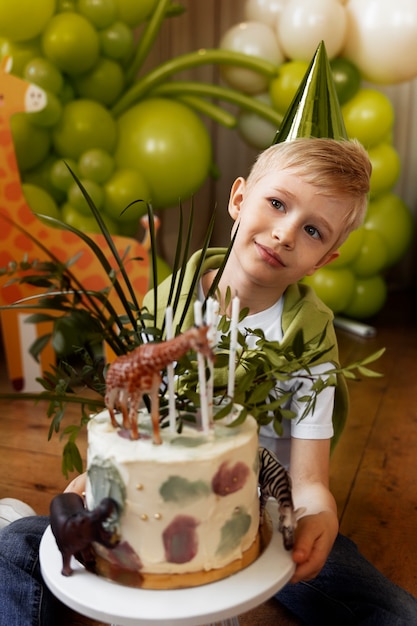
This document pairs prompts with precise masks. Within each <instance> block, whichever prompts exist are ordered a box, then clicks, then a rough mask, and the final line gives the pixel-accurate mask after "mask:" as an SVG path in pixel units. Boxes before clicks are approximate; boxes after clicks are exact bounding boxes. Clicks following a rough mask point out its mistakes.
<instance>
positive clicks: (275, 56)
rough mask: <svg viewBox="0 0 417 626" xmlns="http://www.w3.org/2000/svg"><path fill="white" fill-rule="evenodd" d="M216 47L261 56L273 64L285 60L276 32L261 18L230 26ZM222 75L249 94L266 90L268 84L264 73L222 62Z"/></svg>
mask: <svg viewBox="0 0 417 626" xmlns="http://www.w3.org/2000/svg"><path fill="white" fill-rule="evenodd" d="M219 47H220V48H221V49H226V50H234V51H236V52H242V53H244V54H248V55H251V56H255V57H261V58H263V59H267V60H268V61H271V63H273V64H274V65H280V64H281V63H282V61H283V60H284V56H283V54H282V52H281V49H280V47H279V44H278V39H277V37H276V35H275V32H274V31H273V30H272V29H271V28H270V27H269V26H267V25H266V24H262V23H260V22H241V23H240V24H237V25H236V26H234V27H232V28H231V29H229V30H228V31H227V32H226V33H225V35H224V36H223V37H222V39H221V40H220V45H219ZM222 75H223V78H224V79H225V80H226V81H227V82H228V83H229V84H230V85H232V87H235V89H240V90H241V91H243V92H245V93H249V94H254V93H259V92H261V91H265V89H266V88H267V86H268V79H267V77H266V76H261V75H259V74H257V73H254V72H250V71H248V70H246V69H242V68H236V67H232V68H230V67H227V66H225V67H223V68H222Z"/></svg>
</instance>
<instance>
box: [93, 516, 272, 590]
mask: <svg viewBox="0 0 417 626" xmlns="http://www.w3.org/2000/svg"><path fill="white" fill-rule="evenodd" d="M271 536H272V522H271V518H270V517H269V515H268V513H266V514H265V517H264V522H263V524H262V526H261V527H260V529H259V532H258V534H257V537H256V539H255V541H254V542H253V544H252V545H251V546H250V548H249V549H248V550H246V551H245V552H244V553H243V555H242V557H241V558H240V559H235V560H234V561H232V562H231V563H228V564H227V565H225V566H224V567H221V568H218V569H212V570H209V571H199V572H188V573H184V574H151V573H147V572H141V571H140V570H139V569H136V570H135V569H130V568H129V567H126V568H125V569H124V568H123V567H122V566H121V565H120V563H117V564H116V563H115V562H114V559H113V558H112V551H111V550H107V549H106V548H103V546H101V545H99V544H94V546H93V552H94V559H93V560H92V561H91V562H90V563H88V564H86V563H84V565H85V567H86V568H87V569H88V570H89V571H91V572H93V573H95V574H97V575H98V576H101V577H103V578H106V579H108V580H111V581H113V582H115V583H117V584H120V585H126V586H128V587H137V588H138V589H155V590H162V589H183V588H187V587H198V586H200V585H206V584H208V583H212V582H215V581H217V580H222V579H223V578H227V577H228V576H231V575H233V574H235V573H236V572H240V571H241V570H242V569H244V568H245V567H248V566H249V565H251V564H252V563H254V562H255V561H256V559H257V558H259V556H260V555H261V554H262V553H263V552H264V550H265V549H266V548H267V546H268V545H269V542H270V540H271Z"/></svg>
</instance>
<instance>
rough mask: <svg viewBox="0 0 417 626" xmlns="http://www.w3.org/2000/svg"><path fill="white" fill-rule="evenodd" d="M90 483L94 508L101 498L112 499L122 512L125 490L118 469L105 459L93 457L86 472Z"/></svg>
mask: <svg viewBox="0 0 417 626" xmlns="http://www.w3.org/2000/svg"><path fill="white" fill-rule="evenodd" d="M87 474H88V478H89V480H90V483H91V491H92V496H93V500H94V506H97V505H98V504H99V503H100V502H101V501H102V499H103V498H113V500H116V502H117V504H118V505H119V507H120V511H123V509H124V506H125V500H126V488H125V484H124V482H123V479H122V477H121V476H120V473H119V471H118V469H117V468H116V467H115V466H114V465H113V463H111V461H109V460H107V459H102V458H100V457H95V458H94V460H93V462H92V464H91V465H90V467H89V468H88V470H87Z"/></svg>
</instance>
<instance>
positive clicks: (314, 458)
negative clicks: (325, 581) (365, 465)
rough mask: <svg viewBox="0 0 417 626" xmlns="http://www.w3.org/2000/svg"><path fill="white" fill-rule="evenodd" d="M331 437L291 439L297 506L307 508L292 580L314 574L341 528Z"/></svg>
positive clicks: (297, 541)
mask: <svg viewBox="0 0 417 626" xmlns="http://www.w3.org/2000/svg"><path fill="white" fill-rule="evenodd" d="M329 453H330V440H329V439H315V440H312V439H295V438H292V439H291V460H290V474H291V479H292V485H293V498H294V506H295V508H303V509H305V510H304V512H303V517H302V518H301V519H300V520H299V522H298V526H297V529H296V534H295V543H294V548H293V559H294V561H295V563H296V564H297V568H296V571H295V573H294V576H293V578H292V582H298V581H300V580H309V579H311V578H314V577H315V576H316V575H317V574H318V573H319V571H320V570H321V568H322V567H323V565H324V563H325V561H326V559H327V557H328V555H329V553H330V550H331V549H332V546H333V543H334V541H335V539H336V535H337V532H338V528H339V522H338V518H337V507H336V502H335V499H334V497H333V495H332V494H331V492H330V490H329Z"/></svg>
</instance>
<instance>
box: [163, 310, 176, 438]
mask: <svg viewBox="0 0 417 626" xmlns="http://www.w3.org/2000/svg"><path fill="white" fill-rule="evenodd" d="M165 327H166V336H167V339H172V337H173V330H172V307H171V306H168V307H167V309H166V311H165ZM167 374H168V406H169V430H170V432H171V433H175V421H176V410H175V385H174V364H173V363H169V365H168V367H167Z"/></svg>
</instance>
